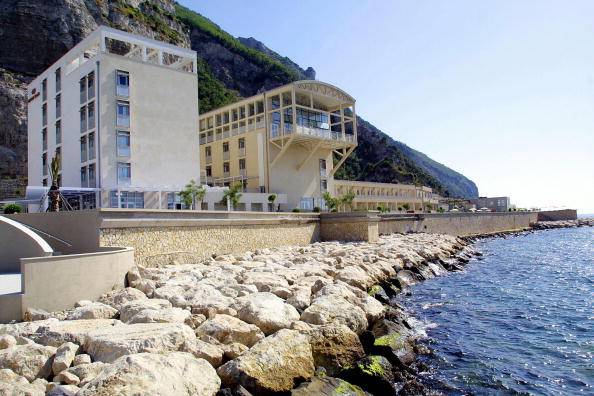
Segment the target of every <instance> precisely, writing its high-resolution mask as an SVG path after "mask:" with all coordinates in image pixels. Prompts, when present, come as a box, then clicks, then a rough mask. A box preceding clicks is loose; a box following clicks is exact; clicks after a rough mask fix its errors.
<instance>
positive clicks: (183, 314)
mask: <svg viewBox="0 0 594 396" xmlns="http://www.w3.org/2000/svg"><path fill="white" fill-rule="evenodd" d="M190 316H192V313H191V312H190V311H188V310H187V309H181V308H177V307H174V308H165V309H160V310H154V309H146V310H144V311H141V312H139V313H137V314H136V315H134V316H133V317H132V318H130V320H129V321H128V323H129V324H133V323H185V322H186V320H188V319H189V318H190Z"/></svg>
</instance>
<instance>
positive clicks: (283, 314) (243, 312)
mask: <svg viewBox="0 0 594 396" xmlns="http://www.w3.org/2000/svg"><path fill="white" fill-rule="evenodd" d="M237 316H238V317H239V319H241V320H243V321H244V322H247V323H251V324H255V325H256V326H258V327H259V328H260V330H262V331H263V332H264V334H266V335H268V334H272V333H274V332H275V331H277V330H279V329H286V328H289V327H290V326H291V322H293V321H296V320H299V312H297V310H296V309H295V308H294V307H293V306H292V305H289V304H285V302H284V300H283V299H282V298H279V297H277V296H275V295H274V294H272V293H267V292H262V293H254V294H250V295H249V296H246V297H242V301H241V303H240V308H239V309H238V311H237Z"/></svg>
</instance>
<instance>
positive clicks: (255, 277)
mask: <svg viewBox="0 0 594 396" xmlns="http://www.w3.org/2000/svg"><path fill="white" fill-rule="evenodd" d="M242 280H243V283H244V284H246V285H254V286H256V287H257V288H258V291H260V292H268V291H271V290H272V289H273V288H275V287H285V288H286V287H289V283H288V282H287V280H286V279H285V278H283V277H282V276H280V275H276V274H273V273H270V272H255V271H248V272H245V273H244V274H243V278H242Z"/></svg>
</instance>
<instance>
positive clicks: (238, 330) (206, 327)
mask: <svg viewBox="0 0 594 396" xmlns="http://www.w3.org/2000/svg"><path fill="white" fill-rule="evenodd" d="M196 333H201V334H206V335H209V336H211V337H214V338H215V339H217V340H218V341H220V342H222V343H223V344H231V343H234V342H238V343H240V344H243V345H246V346H248V347H251V346H252V345H254V344H255V343H256V342H258V341H260V340H261V339H262V338H264V333H263V332H262V331H261V330H260V329H259V328H258V326H256V325H253V324H249V323H246V322H244V321H242V320H240V319H237V318H234V317H233V316H229V315H223V314H219V315H216V316H215V317H214V318H212V319H208V320H207V321H205V322H204V323H202V324H201V325H200V326H198V328H197V329H196Z"/></svg>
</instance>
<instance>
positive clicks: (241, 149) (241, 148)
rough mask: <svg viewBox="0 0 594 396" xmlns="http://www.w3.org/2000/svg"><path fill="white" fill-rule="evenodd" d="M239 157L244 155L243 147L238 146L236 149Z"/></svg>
mask: <svg viewBox="0 0 594 396" xmlns="http://www.w3.org/2000/svg"><path fill="white" fill-rule="evenodd" d="M238 155H239V156H240V157H245V147H240V148H239V151H238Z"/></svg>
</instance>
